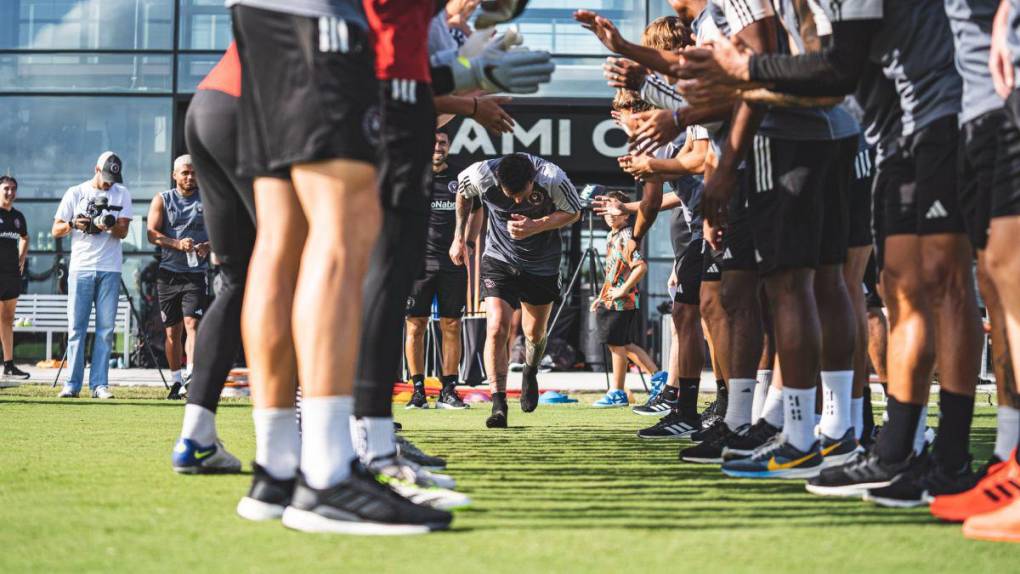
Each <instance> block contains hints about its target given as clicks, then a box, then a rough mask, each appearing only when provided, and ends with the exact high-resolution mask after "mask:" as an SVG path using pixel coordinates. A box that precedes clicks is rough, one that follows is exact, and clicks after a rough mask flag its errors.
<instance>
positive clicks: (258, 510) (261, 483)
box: [237, 462, 295, 521]
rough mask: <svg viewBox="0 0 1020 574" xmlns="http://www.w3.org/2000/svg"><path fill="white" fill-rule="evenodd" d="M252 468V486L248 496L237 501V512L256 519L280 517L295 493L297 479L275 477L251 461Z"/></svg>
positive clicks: (249, 518)
mask: <svg viewBox="0 0 1020 574" xmlns="http://www.w3.org/2000/svg"><path fill="white" fill-rule="evenodd" d="M251 470H252V477H251V488H249V489H248V496H245V497H244V498H242V499H241V501H240V502H238V503H237V514H238V515H239V516H240V517H241V518H247V519H248V520H254V521H262V520H276V519H278V518H280V517H281V516H283V510H284V509H285V508H287V505H288V504H290V498H291V496H292V495H293V494H294V484H295V479H293V478H292V479H290V480H278V479H276V478H273V476H272V475H271V474H269V473H268V472H267V471H266V469H264V468H262V467H261V466H259V465H258V463H255V462H253V463H251Z"/></svg>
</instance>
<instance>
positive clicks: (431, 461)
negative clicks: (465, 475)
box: [393, 435, 446, 470]
mask: <svg viewBox="0 0 1020 574" xmlns="http://www.w3.org/2000/svg"><path fill="white" fill-rule="evenodd" d="M393 438H394V443H396V445H397V455H398V456H400V457H402V458H405V459H407V460H409V461H411V462H413V463H414V464H417V465H418V466H420V467H422V468H424V469H426V470H443V469H444V468H446V459H444V458H441V457H438V456H432V455H429V454H425V453H424V452H422V450H421V449H420V448H418V447H416V446H414V443H412V442H411V441H409V440H407V439H406V438H404V437H402V436H400V435H396V436H394V437H393Z"/></svg>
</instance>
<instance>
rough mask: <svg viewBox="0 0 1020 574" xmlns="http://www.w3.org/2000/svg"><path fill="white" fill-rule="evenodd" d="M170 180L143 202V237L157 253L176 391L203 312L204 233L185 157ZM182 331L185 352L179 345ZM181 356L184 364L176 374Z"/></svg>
mask: <svg viewBox="0 0 1020 574" xmlns="http://www.w3.org/2000/svg"><path fill="white" fill-rule="evenodd" d="M173 178H174V183H175V184H176V185H175V186H174V188H173V189H170V190H167V191H164V192H163V193H160V194H159V195H157V196H156V197H153V198H152V203H151V204H149V220H148V225H147V235H148V238H149V243H152V244H153V245H155V246H157V247H159V248H160V250H161V252H162V257H161V258H160V261H159V279H158V280H157V283H156V288H157V290H158V291H159V311H160V317H162V319H163V326H164V327H165V328H166V360H167V364H168V365H169V366H170V371H172V373H173V375H172V376H173V385H174V388H173V390H174V391H178V390H180V388H181V386H183V385H184V382H185V381H186V380H188V379H190V378H191V367H192V365H193V364H194V363H195V340H196V338H197V333H198V322H199V320H200V319H201V318H202V314H203V313H205V308H206V290H207V287H206V278H205V273H206V271H207V270H208V269H209V263H208V261H209V259H208V258H209V235H208V234H207V233H206V230H205V219H204V218H203V215H202V199H201V198H200V197H199V195H198V179H197V178H196V177H195V168H194V167H193V166H192V165H191V156H190V155H182V156H180V157H178V158H177V159H176V160H174V171H173ZM182 323H183V324H182ZM185 331H187V333H188V337H187V350H186V352H185V348H184V344H183V343H184V341H182V337H183V336H184V332H185ZM184 356H187V358H188V364H187V368H186V369H184V373H183V376H182V373H181V366H182V365H181V363H182V361H183V358H184Z"/></svg>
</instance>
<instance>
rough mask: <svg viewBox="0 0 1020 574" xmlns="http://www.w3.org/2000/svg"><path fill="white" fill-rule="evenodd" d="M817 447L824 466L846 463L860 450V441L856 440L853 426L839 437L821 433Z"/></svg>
mask: <svg viewBox="0 0 1020 574" xmlns="http://www.w3.org/2000/svg"><path fill="white" fill-rule="evenodd" d="M819 449H820V450H821V453H822V457H823V458H824V459H825V466H839V465H841V464H846V463H848V462H850V460H851V459H853V458H856V457H857V455H858V454H859V453H860V452H861V450H862V448H861V445H860V443H858V442H857V432H856V431H855V430H854V427H850V428H848V429H846V432H844V433H843V436H841V437H839V438H830V437H828V436H826V435H825V433H822V436H821V441H820V444H819Z"/></svg>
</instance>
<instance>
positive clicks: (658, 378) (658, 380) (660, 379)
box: [648, 371, 669, 402]
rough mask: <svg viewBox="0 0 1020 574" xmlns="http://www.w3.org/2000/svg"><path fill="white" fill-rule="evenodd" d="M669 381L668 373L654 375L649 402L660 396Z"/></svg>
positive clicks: (661, 372) (662, 372) (649, 392)
mask: <svg viewBox="0 0 1020 574" xmlns="http://www.w3.org/2000/svg"><path fill="white" fill-rule="evenodd" d="M668 379H669V373H668V372H667V371H659V372H658V373H655V374H654V375H652V389H651V390H650V391H648V402H652V401H653V400H655V397H657V396H659V393H661V392H662V389H664V388H665V387H666V381H667V380H668Z"/></svg>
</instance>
